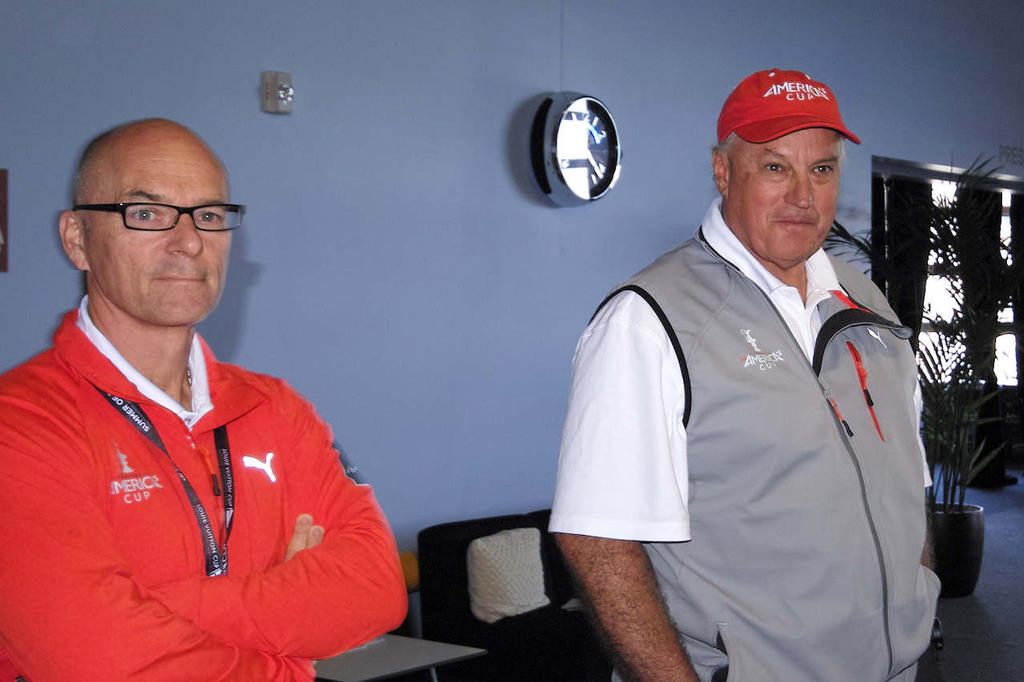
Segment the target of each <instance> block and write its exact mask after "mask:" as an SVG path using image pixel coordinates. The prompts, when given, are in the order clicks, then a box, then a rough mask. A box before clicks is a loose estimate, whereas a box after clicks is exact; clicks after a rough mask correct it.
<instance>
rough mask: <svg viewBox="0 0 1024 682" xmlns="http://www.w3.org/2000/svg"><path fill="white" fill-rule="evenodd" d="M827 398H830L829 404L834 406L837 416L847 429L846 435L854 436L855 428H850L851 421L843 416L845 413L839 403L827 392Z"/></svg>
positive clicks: (833, 409)
mask: <svg viewBox="0 0 1024 682" xmlns="http://www.w3.org/2000/svg"><path fill="white" fill-rule="evenodd" d="M825 399H826V400H828V404H829V405H831V406H832V411H833V412H835V413H836V417H838V418H839V422H840V423H841V424H842V425H843V428H844V429H846V435H848V436H853V429H851V428H850V423H849V422H848V421H846V419H844V418H843V413H842V412H840V411H839V405H837V404H836V401H835V399H834V398H833V397H832V396H830V395H828V394H827V393H826V394H825Z"/></svg>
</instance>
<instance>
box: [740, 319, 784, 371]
mask: <svg viewBox="0 0 1024 682" xmlns="http://www.w3.org/2000/svg"><path fill="white" fill-rule="evenodd" d="M740 333H741V334H742V335H743V340H744V341H745V342H746V343H747V345H748V346H750V349H751V350H752V351H753V352H752V353H750V354H749V355H744V356H742V357H741V358H740V360H741V361H742V362H743V368H744V369H746V368H747V367H755V368H757V369H759V370H761V371H762V372H766V371H768V370H770V369H773V368H775V367H778V366H779V365H781V364H782V363H783V362H785V358H783V357H782V349H781V348H780V349H778V350H775V351H770V352H765V351H763V350H761V348H760V347H759V346H758V345H757V339H756V338H754V331H753V330H752V329H741V330H740Z"/></svg>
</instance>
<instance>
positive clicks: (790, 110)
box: [718, 69, 860, 144]
mask: <svg viewBox="0 0 1024 682" xmlns="http://www.w3.org/2000/svg"><path fill="white" fill-rule="evenodd" d="M804 128H832V129H833V130H836V131H838V132H839V133H840V134H841V135H843V137H846V138H847V139H849V140H850V141H851V142H854V143H856V144H860V138H859V137H857V136H856V135H854V134H853V133H851V132H850V131H849V130H848V129H847V128H846V126H845V125H843V119H842V118H840V116H839V105H838V104H837V103H836V98H835V95H833V94H832V90H831V89H830V88H829V87H828V86H827V85H825V84H824V83H819V82H818V81H815V80H811V77H810V76H808V75H807V74H805V73H803V72H801V71H780V70H779V69H769V70H768V71H758V72H757V73H753V74H751V75H749V76H747V77H746V78H744V79H743V80H742V81H740V84H739V85H737V86H736V89H735V90H733V91H732V94H731V95H729V98H728V99H726V100H725V104H723V105H722V113H721V114H719V115H718V141H719V142H722V141H723V140H725V138H727V137H729V133H733V132H735V133H736V134H737V135H739V136H740V137H742V138H743V139H744V140H746V141H747V142H753V143H755V144H760V143H762V142H768V141H769V140H774V139H776V138H779V137H782V136H783V135H788V134H790V133H792V132H796V131H797V130H803V129H804Z"/></svg>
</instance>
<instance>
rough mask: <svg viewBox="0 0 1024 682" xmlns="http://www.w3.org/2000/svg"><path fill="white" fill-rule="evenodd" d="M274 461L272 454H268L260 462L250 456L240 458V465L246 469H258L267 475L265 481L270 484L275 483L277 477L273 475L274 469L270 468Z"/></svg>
mask: <svg viewBox="0 0 1024 682" xmlns="http://www.w3.org/2000/svg"><path fill="white" fill-rule="evenodd" d="M273 461H274V453H273V452H268V453H267V454H266V455H265V456H264V458H263V459H262V460H260V459H257V458H255V457H253V456H251V455H246V456H245V457H243V458H242V465H243V466H245V467H246V468H248V469H259V470H261V471H262V472H263V473H265V474H266V475H267V480H269V481H270V482H271V483H277V476H275V475H274V469H273V468H272V467H271V462H273Z"/></svg>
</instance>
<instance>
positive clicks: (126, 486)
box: [110, 443, 164, 504]
mask: <svg viewBox="0 0 1024 682" xmlns="http://www.w3.org/2000/svg"><path fill="white" fill-rule="evenodd" d="M114 454H115V455H116V456H117V462H118V466H119V467H120V468H121V473H122V474H124V476H123V477H122V478H120V479H114V480H113V481H111V482H110V494H111V495H112V496H113V497H120V498H121V502H122V503H123V504H136V503H139V502H145V501H146V500H148V499H149V498H150V497H151V496H152V495H153V493H154V492H155V491H157V490H159V489H162V488H163V487H164V486H163V484H161V483H160V477H159V476H157V475H155V474H154V475H149V476H147V475H142V476H139V475H135V476H131V475H130V474H135V469H133V468H132V466H131V465H130V464H129V463H128V455H126V454H124V453H123V452H121V449H120V448H118V447H117V443H114Z"/></svg>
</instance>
